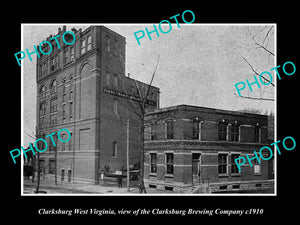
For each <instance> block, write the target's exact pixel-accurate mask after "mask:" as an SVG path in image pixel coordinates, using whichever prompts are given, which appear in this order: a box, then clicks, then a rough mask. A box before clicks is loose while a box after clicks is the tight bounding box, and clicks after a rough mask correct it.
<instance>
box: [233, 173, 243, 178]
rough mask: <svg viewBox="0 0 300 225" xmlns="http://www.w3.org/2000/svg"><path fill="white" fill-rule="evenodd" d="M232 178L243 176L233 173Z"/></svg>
mask: <svg viewBox="0 0 300 225" xmlns="http://www.w3.org/2000/svg"><path fill="white" fill-rule="evenodd" d="M231 176H232V177H240V176H241V174H240V173H232V174H231Z"/></svg>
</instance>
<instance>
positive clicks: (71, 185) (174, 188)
mask: <svg viewBox="0 0 300 225" xmlns="http://www.w3.org/2000/svg"><path fill="white" fill-rule="evenodd" d="M166 31H169V33H167V34H166V33H165V32H166ZM143 33H146V34H147V35H148V36H149V37H147V35H145V36H144V37H143V38H139V37H141V36H142V35H140V34H143ZM134 34H136V35H134ZM22 37H23V49H28V52H29V53H30V52H31V54H32V56H31V57H32V61H30V60H29V59H28V57H29V54H28V53H27V55H28V56H27V55H26V54H25V55H26V57H27V58H26V57H25V58H24V59H22V60H20V61H21V63H23V66H24V67H23V70H22V73H23V79H24V80H23V84H24V87H32V88H30V89H28V88H24V89H23V145H22V146H23V147H24V149H27V150H26V156H25V154H24V157H23V159H24V161H23V162H24V164H23V165H24V166H23V176H22V181H23V194H38V193H42V194H59V195H63V194H80V195H84V194H130V195H131V194H151V195H155V194H157V195H159V194H163V195H164V194H167V195H173V194H174V195H177V194H180V195H182V194H205V195H214V194H230V195H233V194H266V195H270V194H276V192H275V187H276V186H275V185H274V183H275V180H276V164H275V161H274V158H275V157H276V156H275V154H274V155H270V154H272V153H270V152H267V151H264V152H263V153H262V156H260V155H259V156H257V157H255V154H254V153H253V151H254V150H257V152H258V150H259V149H260V148H261V147H263V146H266V145H269V144H271V143H273V142H274V140H275V139H274V135H275V129H274V120H275V116H276V115H275V104H276V99H275V98H274V96H275V93H276V86H275V83H276V79H273V78H272V77H271V78H270V76H268V75H269V74H267V73H266V75H265V74H263V75H262V76H260V74H261V73H262V72H263V71H270V69H271V68H274V67H275V55H276V47H275V46H276V24H205V25H201V24H185V23H184V22H183V23H182V24H180V25H177V24H176V23H165V24H159V26H158V25H149V24H141V25H140V24H134V25H131V24H124V25H113V24H107V25H105V24H104V25H102V24H92V25H89V24H82V25H81V24H67V25H64V24H53V25H52V24H43V25H41V24H23V26H22ZM196 37H197V38H196ZM150 38H151V39H152V40H151V39H150ZM138 41H139V43H138ZM34 45H35V46H38V47H37V48H38V49H39V53H32V51H33V50H34V47H33V46H34ZM37 54H39V56H37ZM241 74H242V76H241ZM246 81H247V82H246ZM239 82H240V83H239ZM236 83H239V84H238V85H236ZM245 84H246V85H245ZM235 85H236V87H235ZM241 86H242V87H241ZM61 129H67V130H68V132H63V131H62V132H60V130H61ZM53 133H54V134H53ZM50 134H53V135H51V136H49V135H50ZM39 139H43V140H44V141H43V140H39ZM60 139H62V140H67V139H68V140H69V141H62V140H60ZM36 140H39V141H37V142H36ZM29 143H30V145H29ZM32 146H37V148H38V149H40V150H43V151H42V153H40V152H37V154H33V152H34V151H35V150H34V151H32V150H31V148H32V149H33V147H32ZM44 149H46V150H44ZM247 157H248V158H249V159H248V158H247ZM262 158H263V159H266V158H269V159H268V160H263V159H262ZM236 159H237V161H236ZM245 161H247V162H245Z"/></svg>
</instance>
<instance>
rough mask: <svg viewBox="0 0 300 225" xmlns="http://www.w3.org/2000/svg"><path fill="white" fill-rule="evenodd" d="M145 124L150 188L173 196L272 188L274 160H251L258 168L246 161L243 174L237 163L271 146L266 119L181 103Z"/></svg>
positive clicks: (153, 115)
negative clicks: (270, 171)
mask: <svg viewBox="0 0 300 225" xmlns="http://www.w3.org/2000/svg"><path fill="white" fill-rule="evenodd" d="M146 121H147V122H146V124H145V125H146V129H145V137H146V142H145V152H146V155H145V163H144V165H145V171H144V178H145V185H146V187H148V188H155V189H160V190H172V191H175V192H192V190H193V189H195V187H201V186H203V187H210V189H211V191H212V192H215V191H228V190H244V189H265V188H269V187H272V185H273V182H272V181H270V180H269V174H268V168H269V166H268V164H269V163H270V161H271V160H270V161H264V160H261V164H258V163H257V161H256V160H252V163H253V164H254V166H253V167H251V166H250V165H249V163H248V162H247V163H246V164H244V165H242V167H241V168H242V169H241V172H239V170H238V168H237V166H236V164H235V162H234V159H235V158H237V157H240V156H245V154H248V155H249V156H251V157H253V156H254V154H253V151H257V150H259V149H260V148H261V147H262V146H265V145H268V144H269V143H268V127H267V126H268V117H267V116H266V115H259V114H253V113H243V112H236V111H228V110H219V109H212V108H204V107H198V106H190V105H178V106H172V107H167V108H162V109H157V110H155V111H153V112H149V113H148V114H147V116H146ZM245 157H246V156H245ZM265 157H266V158H267V156H265Z"/></svg>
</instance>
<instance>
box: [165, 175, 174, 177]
mask: <svg viewBox="0 0 300 225" xmlns="http://www.w3.org/2000/svg"><path fill="white" fill-rule="evenodd" d="M165 178H174V175H173V174H166V175H165Z"/></svg>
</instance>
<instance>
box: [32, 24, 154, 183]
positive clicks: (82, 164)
mask: <svg viewBox="0 0 300 225" xmlns="http://www.w3.org/2000/svg"><path fill="white" fill-rule="evenodd" d="M65 32H66V26H63V28H62V29H61V28H59V29H58V33H57V34H56V35H55V36H57V35H60V37H61V36H62V34H63V33H65ZM72 32H73V33H74V34H75V37H76V41H75V43H74V44H72V45H67V44H65V43H64V42H63V40H62V39H60V38H57V39H56V40H57V41H59V46H58V45H57V44H56V41H55V39H52V40H51V38H52V37H54V36H52V35H51V36H50V37H48V38H47V39H46V40H47V41H48V42H50V43H51V44H52V52H51V54H48V55H43V54H40V58H37V69H36V80H37V112H36V114H37V136H38V137H45V136H46V135H48V134H50V133H53V132H57V131H58V130H60V129H61V128H67V129H68V130H69V131H70V132H71V139H70V141H69V142H67V143H62V142H59V141H57V140H55V142H56V143H57V146H53V145H51V144H50V146H49V147H48V150H47V151H45V152H44V153H43V154H41V156H40V162H41V168H44V171H45V172H46V173H50V174H54V171H55V169H56V170H57V173H58V175H59V176H61V178H62V179H64V177H65V179H66V177H68V180H69V181H70V180H71V179H73V178H75V179H80V180H84V181H88V182H93V183H95V184H97V183H98V182H99V172H100V171H101V170H104V168H106V169H107V168H110V171H111V172H114V171H116V170H120V169H122V167H123V168H126V122H127V120H129V121H130V130H131V132H130V138H129V143H130V146H129V147H130V165H134V164H135V163H138V162H139V156H140V145H141V140H140V138H139V137H140V136H139V132H137V130H138V131H140V126H141V122H140V120H139V118H138V116H137V114H136V113H135V112H136V111H138V110H139V107H138V103H139V102H140V100H141V99H140V97H139V95H138V93H137V90H143V89H147V88H148V87H149V86H148V85H146V84H144V83H141V82H139V81H136V80H133V79H131V78H129V77H127V76H125V38H124V37H123V36H121V35H120V34H118V33H116V32H114V31H112V30H110V29H108V28H106V27H104V26H90V27H88V28H87V29H85V30H83V31H82V29H78V30H76V29H74V28H73V29H72ZM68 35H69V33H66V34H65V39H66V40H67V39H68V38H72V35H70V37H68ZM67 42H68V43H70V42H71V41H67ZM47 48H49V45H43V46H42V50H43V52H49V51H50V50H49V49H47ZM137 87H139V88H137ZM149 93H150V94H149V95H148V98H147V101H146V103H147V104H146V106H147V109H148V110H152V109H156V108H158V107H159V89H158V88H156V87H153V86H151V87H150V92H149ZM134 131H135V133H134ZM62 138H63V137H62ZM48 143H51V141H49V142H48ZM55 152H56V153H57V160H55V154H54V153H55ZM66 180H67V179H66Z"/></svg>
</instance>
